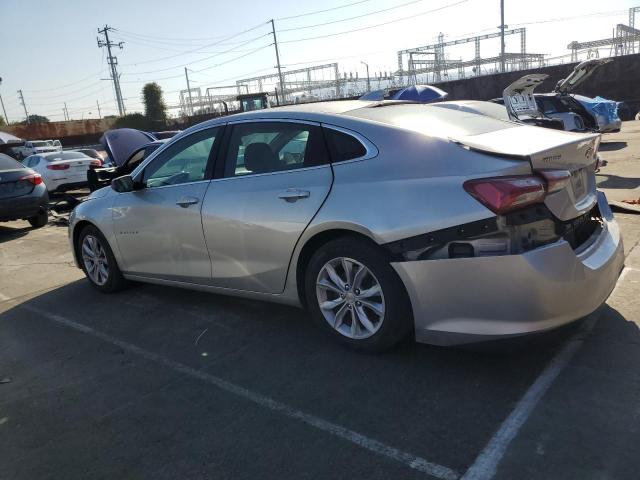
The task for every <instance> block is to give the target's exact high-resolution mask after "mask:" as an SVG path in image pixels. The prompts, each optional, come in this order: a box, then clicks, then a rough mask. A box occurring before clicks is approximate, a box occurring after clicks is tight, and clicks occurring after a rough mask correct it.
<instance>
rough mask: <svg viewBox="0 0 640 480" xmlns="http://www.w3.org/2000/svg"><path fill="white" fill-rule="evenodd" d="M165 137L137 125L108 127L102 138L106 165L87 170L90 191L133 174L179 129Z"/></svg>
mask: <svg viewBox="0 0 640 480" xmlns="http://www.w3.org/2000/svg"><path fill="white" fill-rule="evenodd" d="M169 133H170V134H169V135H164V138H163V139H162V140H158V139H157V138H156V137H155V136H154V135H152V134H151V133H148V132H144V131H142V130H136V129H134V128H118V129H115V130H108V131H107V132H105V133H104V135H103V136H102V137H101V138H100V143H101V145H102V146H103V148H104V149H105V151H106V152H107V161H106V163H107V164H106V165H105V166H103V165H97V166H95V167H93V168H91V169H90V170H89V171H87V183H88V185H89V190H90V191H92V192H93V191H94V190H97V189H99V188H102V187H105V186H107V185H109V184H110V183H111V180H113V179H114V178H116V177H120V176H122V175H127V174H129V173H131V172H132V171H133V170H134V169H135V168H136V167H137V166H138V164H139V163H140V162H141V161H142V160H144V159H145V158H146V157H147V156H149V155H150V154H151V152H153V151H154V150H156V149H157V148H158V147H160V146H161V145H163V144H164V143H165V142H166V141H167V140H168V139H169V138H171V137H173V136H175V135H176V132H174V131H172V132H169Z"/></svg>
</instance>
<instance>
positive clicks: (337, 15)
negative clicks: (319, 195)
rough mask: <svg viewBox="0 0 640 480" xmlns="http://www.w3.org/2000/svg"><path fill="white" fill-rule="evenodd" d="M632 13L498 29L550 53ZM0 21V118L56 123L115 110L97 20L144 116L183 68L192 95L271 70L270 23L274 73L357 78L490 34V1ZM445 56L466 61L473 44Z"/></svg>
mask: <svg viewBox="0 0 640 480" xmlns="http://www.w3.org/2000/svg"><path fill="white" fill-rule="evenodd" d="M528 5H531V7H529V6H528ZM635 6H640V0H610V1H607V2H603V1H602V0H564V1H558V0H536V1H535V2H526V1H524V0H505V23H506V24H507V25H508V27H509V28H516V27H521V26H524V27H526V29H527V52H529V53H543V54H547V55H550V56H560V55H567V54H568V53H569V50H568V49H567V44H568V43H570V42H571V41H573V40H578V41H586V40H596V39H600V38H606V37H610V36H611V32H612V29H613V28H615V25H616V24H618V23H625V24H626V23H628V9H629V8H630V7H635ZM374 12H378V13H374ZM0 15H1V17H0V18H1V19H2V20H1V23H0V24H1V28H0V77H2V84H0V95H2V99H3V101H4V105H5V107H6V110H7V116H8V117H9V120H10V121H17V120H24V117H25V115H24V110H23V108H22V106H21V104H20V101H19V99H18V94H17V90H18V89H21V90H22V91H23V94H24V99H25V103H26V105H27V109H28V112H29V114H39V115H45V116H47V117H49V118H50V119H51V120H52V121H61V120H63V119H64V114H63V107H64V105H65V102H66V105H67V109H68V111H69V114H70V117H71V118H72V119H80V118H97V116H98V110H97V107H96V102H99V104H100V109H101V114H102V115H103V116H104V115H108V114H114V113H117V107H116V102H115V97H114V92H113V84H112V82H110V81H109V80H108V78H109V71H108V66H107V63H106V58H105V55H106V49H104V48H102V49H101V48H98V46H97V43H96V37H97V36H98V32H97V31H98V29H99V28H102V27H104V26H105V25H109V26H111V27H113V28H114V29H116V30H115V31H113V32H111V34H110V35H111V40H112V41H115V42H124V44H123V48H122V49H121V50H120V49H115V50H114V52H113V53H114V55H115V56H117V58H118V69H119V73H120V74H121V86H122V91H123V96H124V98H125V105H126V108H127V112H134V111H142V110H143V106H142V103H141V99H140V92H141V89H142V87H143V85H144V84H145V83H147V82H151V81H157V82H158V83H159V84H160V85H161V86H162V88H163V90H164V92H165V100H166V101H167V103H168V104H170V105H175V104H177V103H178V96H179V93H178V92H179V90H181V89H184V88H186V81H185V76H184V68H185V67H187V68H189V77H190V78H189V80H190V83H191V87H200V88H201V89H202V91H203V93H204V90H205V88H207V87H213V86H224V85H234V84H235V82H236V80H238V79H241V78H247V77H252V76H258V75H264V74H269V73H275V72H276V69H275V65H276V58H275V51H274V47H273V45H272V44H273V37H272V36H271V23H270V20H271V19H274V23H275V28H276V35H277V40H278V44H279V50H280V61H281V64H282V65H283V68H284V71H287V70H293V69H297V68H301V67H306V66H311V65H319V64H325V63H331V62H338V64H339V68H340V71H341V72H347V73H349V72H351V73H353V74H354V75H355V73H356V72H357V73H358V74H359V76H360V77H364V76H366V67H365V65H364V64H362V63H361V62H366V63H368V65H369V68H370V71H371V74H372V75H373V73H374V72H384V71H387V72H388V71H393V70H397V51H398V50H400V49H404V48H412V47H417V46H422V45H428V44H432V43H435V42H436V40H437V36H438V34H439V33H440V32H442V33H444V34H445V40H452V39H457V38H462V37H465V36H471V35H476V34H484V33H490V32H495V31H497V26H498V25H499V23H500V2H499V0H413V1H411V0H324V1H323V2H309V1H306V2H303V1H285V0H279V1H268V0H262V1H260V0H232V1H229V0H227V1H221V0H183V1H176V0H153V1H151V0H111V1H109V2H104V1H97V0H65V1H44V0H0ZM638 23H640V12H638V14H637V20H636V25H637V24H638ZM345 32H348V33H345ZM316 37H322V38H316ZM499 49H500V45H499V41H498V40H491V41H487V42H484V43H483V44H482V50H481V53H482V55H483V56H494V55H497V54H498V52H499ZM519 50H520V45H519V38H518V37H517V36H515V35H514V36H508V37H506V51H507V52H519ZM446 54H447V55H448V56H449V57H450V58H452V59H456V58H462V59H471V58H473V56H474V46H473V43H469V44H466V45H464V46H459V47H452V48H449V49H447V50H446ZM566 61H569V58H568V57H567V58H566ZM103 79H107V80H103ZM218 91H220V92H225V91H226V92H230V90H224V89H220V90H218ZM173 113H174V114H175V113H176V111H175V110H174V111H173Z"/></svg>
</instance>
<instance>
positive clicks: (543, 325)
mask: <svg viewBox="0 0 640 480" xmlns="http://www.w3.org/2000/svg"><path fill="white" fill-rule="evenodd" d="M598 203H599V207H600V211H601V212H603V220H604V221H603V226H602V229H601V230H600V232H599V234H598V235H597V237H595V238H594V239H593V240H592V242H591V243H590V244H588V246H587V247H586V248H584V250H582V251H580V250H578V251H574V250H573V249H572V248H571V246H570V245H569V244H568V243H567V242H566V241H565V240H560V241H558V242H555V243H553V244H550V245H546V246H544V247H540V248H537V249H535V250H531V251H529V252H526V253H524V254H521V255H504V256H494V257H475V258H456V259H447V260H422V261H409V262H396V263H392V266H393V268H394V269H395V270H396V272H398V275H399V276H400V278H401V279H402V281H403V282H404V285H405V287H406V289H407V292H408V293H409V298H410V300H411V304H412V308H413V316H414V323H415V334H416V340H417V341H419V342H424V343H431V344H435V345H456V344H465V343H473V342H480V341H485V340H493V339H497V338H503V337H506V336H517V335H524V334H528V333H535V332H541V331H545V330H549V329H552V328H555V327H559V326H561V325H564V324H566V323H569V322H571V321H574V320H577V319H579V318H582V317H584V316H586V315H588V314H590V313H591V312H593V311H594V310H596V309H597V308H598V307H599V306H600V305H601V304H602V303H603V302H604V301H605V300H606V299H607V297H608V296H609V294H610V293H611V291H612V290H613V288H614V287H615V285H616V281H617V279H618V276H619V275H620V271H621V270H622V267H623V264H624V252H623V248H622V239H621V237H620V230H619V227H618V224H617V223H616V222H615V220H614V219H613V215H612V214H611V210H610V209H609V206H608V204H607V200H606V198H605V196H604V194H602V193H601V192H598ZM605 212H606V213H605Z"/></svg>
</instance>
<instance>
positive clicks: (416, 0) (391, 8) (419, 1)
mask: <svg viewBox="0 0 640 480" xmlns="http://www.w3.org/2000/svg"><path fill="white" fill-rule="evenodd" d="M424 1H425V0H411V1H410V2H406V3H401V4H400V5H396V6H393V7H388V8H383V9H381V10H375V11H373V12H369V13H363V14H361V15H354V16H353V17H347V18H341V19H339V20H332V21H330V22H323V23H316V24H315V25H305V26H302V27H292V28H285V29H281V30H278V31H279V32H293V31H296V30H304V29H307V28H317V27H324V26H326V25H333V24H334V23H342V22H348V21H350V20H355V19H358V18H364V17H369V16H371V15H376V14H378V13H383V12H389V11H391V10H397V9H398V8H402V7H406V6H408V5H413V4H415V3H422V2H424Z"/></svg>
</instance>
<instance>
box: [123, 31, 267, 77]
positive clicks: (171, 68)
mask: <svg viewBox="0 0 640 480" xmlns="http://www.w3.org/2000/svg"><path fill="white" fill-rule="evenodd" d="M268 35H271V32H269V33H265V34H264V35H260V36H259V37H254V38H251V39H249V40H247V41H245V42H244V43H242V44H240V45H238V46H237V47H232V48H229V49H227V50H224V51H222V52H220V53H216V54H214V55H210V56H208V57H205V58H199V59H198V60H194V61H192V62H188V63H182V64H180V65H173V66H171V67H166V68H158V69H156V70H148V71H146V72H136V71H134V72H132V73H133V74H135V75H148V74H151V73H159V72H167V71H169V70H173V69H175V68H180V67H184V66H187V65H193V64H196V63H200V62H206V61H207V60H211V59H212V58H216V57H219V56H221V55H225V54H227V53H230V52H234V51H236V50H237V49H238V48H240V47H244V46H245V45H248V44H250V43H253V42H255V41H256V40H260V39H261V38H263V37H266V36H268ZM252 51H253V50H250V52H252Z"/></svg>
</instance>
